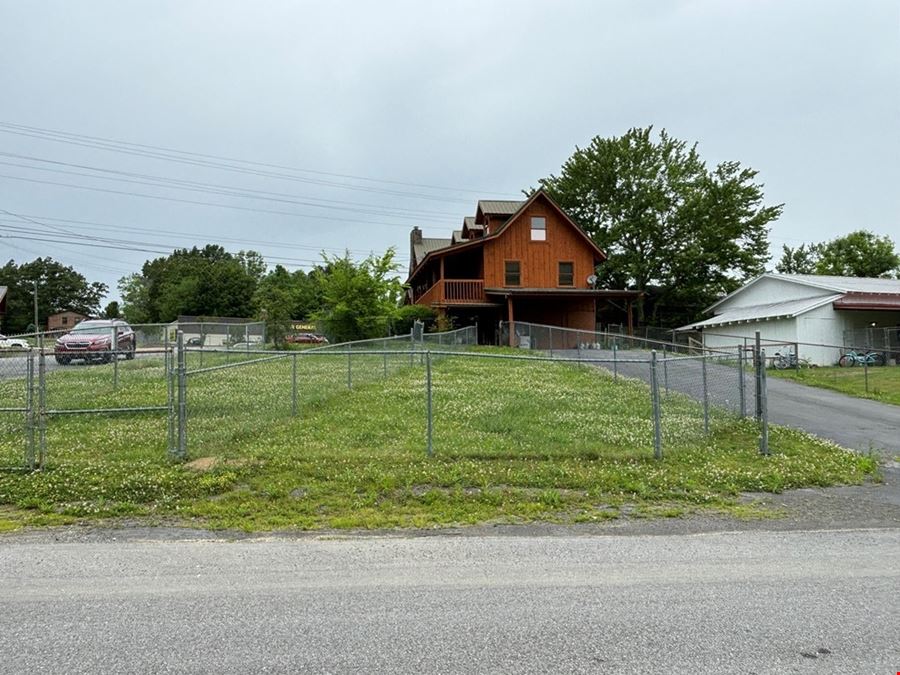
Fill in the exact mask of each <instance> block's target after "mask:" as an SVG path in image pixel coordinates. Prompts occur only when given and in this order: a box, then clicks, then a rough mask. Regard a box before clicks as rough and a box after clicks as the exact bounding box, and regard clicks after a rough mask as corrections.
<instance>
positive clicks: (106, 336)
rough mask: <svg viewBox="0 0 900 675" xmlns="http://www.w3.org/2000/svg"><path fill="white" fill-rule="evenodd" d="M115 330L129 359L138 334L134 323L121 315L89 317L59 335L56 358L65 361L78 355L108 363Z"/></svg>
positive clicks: (80, 357) (58, 361)
mask: <svg viewBox="0 0 900 675" xmlns="http://www.w3.org/2000/svg"><path fill="white" fill-rule="evenodd" d="M116 331H118V336H119V339H118V342H119V345H118V350H119V353H120V354H124V355H125V358H126V359H129V360H130V359H133V358H134V350H135V346H136V342H137V338H136V337H135V335H134V331H133V330H132V328H131V326H129V325H128V324H127V323H125V322H124V321H120V320H119V319H89V320H87V321H82V322H81V323H79V324H78V325H77V326H75V328H73V329H72V331H71V332H69V333H66V334H65V335H63V336H62V337H61V338H59V339H57V341H56V350H55V352H56V362H57V363H59V364H61V365H66V364H68V363H71V362H72V361H73V360H75V359H84V361H85V362H86V363H88V362H90V361H98V362H100V363H109V362H110V361H112V360H113V356H114V351H113V346H112V342H113V333H114V332H116Z"/></svg>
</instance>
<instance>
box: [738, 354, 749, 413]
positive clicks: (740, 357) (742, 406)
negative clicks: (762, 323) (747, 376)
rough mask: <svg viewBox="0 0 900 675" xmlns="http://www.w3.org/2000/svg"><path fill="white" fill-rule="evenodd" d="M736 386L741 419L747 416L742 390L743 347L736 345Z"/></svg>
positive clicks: (744, 396) (745, 401)
mask: <svg viewBox="0 0 900 675" xmlns="http://www.w3.org/2000/svg"><path fill="white" fill-rule="evenodd" d="M737 350H738V388H739V389H740V393H739V394H738V396H739V400H740V403H739V405H740V410H739V414H740V417H741V419H743V418H744V417H746V416H747V395H746V393H745V392H744V348H743V347H741V346H740V345H738V348H737Z"/></svg>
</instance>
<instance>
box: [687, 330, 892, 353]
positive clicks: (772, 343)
mask: <svg viewBox="0 0 900 675" xmlns="http://www.w3.org/2000/svg"><path fill="white" fill-rule="evenodd" d="M704 335H712V336H713V337H725V338H733V339H735V340H738V341H739V343H735V344H743V343H744V342H747V343H750V344H752V343H753V342H754V341H755V339H756V338H753V337H747V336H745V335H727V334H725V333H708V332H704ZM759 342H760V344H761V345H762V346H763V347H779V346H783V347H794V346H799V347H826V348H829V349H842V350H845V351H849V350H853V351H867V350H870V349H872V348H871V347H870V346H853V345H835V344H828V343H824V342H798V341H797V340H771V339H767V338H764V337H761V338H760V339H759ZM873 351H878V350H877V349H875V350H873Z"/></svg>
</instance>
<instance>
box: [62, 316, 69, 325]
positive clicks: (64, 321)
mask: <svg viewBox="0 0 900 675" xmlns="http://www.w3.org/2000/svg"><path fill="white" fill-rule="evenodd" d="M67 323H69V317H67V316H64V317H63V318H62V325H63V326H65V325H66V324H67Z"/></svg>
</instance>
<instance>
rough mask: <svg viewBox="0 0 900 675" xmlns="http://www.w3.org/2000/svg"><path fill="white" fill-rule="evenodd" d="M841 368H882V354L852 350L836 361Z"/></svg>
mask: <svg viewBox="0 0 900 675" xmlns="http://www.w3.org/2000/svg"><path fill="white" fill-rule="evenodd" d="M838 365H839V366H840V367H841V368H848V367H849V368H852V367H853V366H883V365H884V354H882V353H881V352H872V351H869V352H865V353H863V352H856V351H853V350H852V349H851V350H850V351H849V352H847V353H846V354H844V355H843V356H842V357H841V358H840V360H839V361H838Z"/></svg>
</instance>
